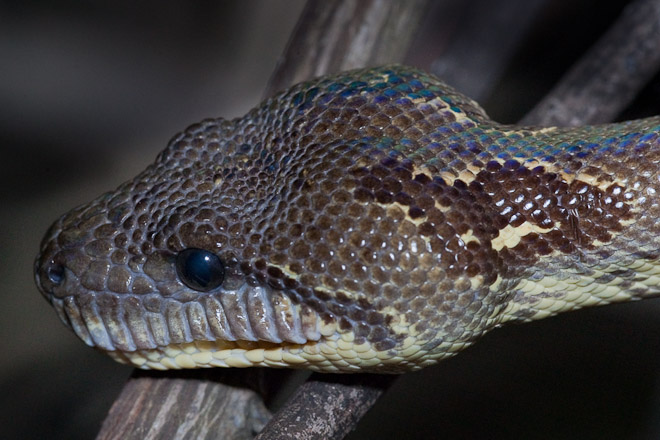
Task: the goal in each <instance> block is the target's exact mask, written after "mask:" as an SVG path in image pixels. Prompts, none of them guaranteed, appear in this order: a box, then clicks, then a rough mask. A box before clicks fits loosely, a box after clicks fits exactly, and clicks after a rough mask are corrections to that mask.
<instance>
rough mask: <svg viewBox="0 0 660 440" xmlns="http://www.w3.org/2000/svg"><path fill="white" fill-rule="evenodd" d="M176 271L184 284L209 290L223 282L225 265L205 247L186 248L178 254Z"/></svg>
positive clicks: (204, 290) (205, 290)
mask: <svg viewBox="0 0 660 440" xmlns="http://www.w3.org/2000/svg"><path fill="white" fill-rule="evenodd" d="M176 272H177V274H178V275H179V279H180V280H181V282H182V283H183V284H185V285H186V286H188V287H190V288H191V289H193V290H198V291H200V292H208V291H209V290H213V289H215V288H216V287H218V286H219V285H220V284H222V281H223V280H224V278H225V266H224V265H223V264H222V261H220V258H218V256H217V255H215V254H214V253H211V252H209V251H205V250H204V249H194V248H191V249H185V250H183V251H181V252H179V255H177V256H176Z"/></svg>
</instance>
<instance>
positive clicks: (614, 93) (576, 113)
mask: <svg viewBox="0 0 660 440" xmlns="http://www.w3.org/2000/svg"><path fill="white" fill-rule="evenodd" d="M659 68H660V1H659V0H636V1H635V2H633V3H631V4H629V5H628V6H627V7H626V9H625V10H624V12H623V14H621V17H620V18H619V19H618V20H617V22H616V23H615V24H614V25H613V26H612V27H611V28H610V29H609V30H608V31H607V32H606V33H605V35H603V36H602V37H601V38H600V40H599V41H598V42H597V43H596V44H595V45H594V47H592V48H591V49H590V50H589V51H588V52H587V53H586V54H585V55H584V56H583V57H582V59H581V60H580V61H579V62H578V63H576V64H575V66H573V68H572V69H571V70H570V71H569V72H568V73H567V74H566V75H565V76H564V78H562V80H561V81H560V82H559V84H558V85H557V86H555V88H554V89H553V90H552V91H551V92H550V93H549V94H548V96H546V97H545V98H544V99H543V100H542V101H541V102H540V103H539V104H538V105H537V106H536V107H534V109H533V110H532V111H531V112H529V113H528V114H527V116H525V117H524V118H523V119H522V121H521V123H523V124H529V125H534V124H538V125H582V124H593V123H600V122H607V121H611V120H613V119H614V118H615V117H616V115H618V114H619V113H620V112H621V111H622V110H623V109H624V108H625V107H626V106H627V105H628V104H629V103H630V102H631V101H632V100H633V99H634V98H635V96H636V95H637V93H639V91H640V90H641V89H642V87H644V85H645V84H646V83H647V82H648V81H649V80H650V79H651V78H652V77H653V75H654V74H655V73H656V72H658V69H659Z"/></svg>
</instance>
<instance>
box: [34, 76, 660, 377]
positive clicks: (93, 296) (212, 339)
mask: <svg viewBox="0 0 660 440" xmlns="http://www.w3.org/2000/svg"><path fill="white" fill-rule="evenodd" d="M659 135H660V118H649V119H644V120H637V121H631V122H624V123H617V124H610V125H602V126H588V127H580V128H529V127H517V126H508V125H501V124H498V123H495V122H493V121H491V120H490V119H489V118H488V117H487V115H486V114H485V113H484V111H483V110H482V109H481V108H480V107H479V106H478V105H477V104H476V103H474V102H473V101H471V100H470V99H468V98H466V97H464V96H462V95H461V94H459V93H457V92H455V91H454V90H452V89H451V88H450V87H448V86H447V85H445V84H444V83H442V82H441V81H439V80H438V79H436V78H434V77H432V76H430V75H427V74H425V73H423V72H421V71H419V70H416V69H412V68H408V67H401V66H388V67H381V68H375V69H366V70H357V71H351V72H345V73H342V74H338V75H333V76H328V77H324V78H320V79H317V80H314V81H311V82H307V83H303V84H299V85H297V86H294V87H293V88H291V89H289V90H287V91H284V92H282V93H280V94H278V95H277V96H275V97H273V98H271V99H269V100H267V101H266V102H264V103H263V104H262V105H261V106H260V107H257V108H256V109H254V110H252V111H251V112H249V113H248V114H247V115H246V116H244V117H242V118H239V119H235V120H232V121H225V120H222V119H209V120H205V121H202V122H201V123H199V124H196V125H193V126H191V127H189V128H188V129H186V130H185V131H184V132H183V133H180V134H178V135H176V136H175V137H174V139H172V141H171V142H170V144H169V145H168V147H167V148H166V149H165V150H164V151H163V152H162V153H161V154H160V155H159V156H158V158H157V159H156V162H155V163H154V164H152V165H151V166H149V167H148V168H147V169H146V170H145V171H144V172H142V173H141V174H139V175H138V176H137V177H136V178H135V179H134V180H132V181H130V182H127V183H125V184H123V185H121V186H120V187H119V188H118V189H117V190H115V191H113V192H109V193H107V194H104V195H102V196H101V197H99V198H98V199H96V200H94V201H92V202H91V203H89V204H87V205H84V206H81V207H79V208H76V209H74V210H73V211H71V212H69V213H68V214H66V215H64V216H63V217H62V218H60V219H59V220H58V221H57V222H56V223H55V224H54V225H53V226H52V227H51V229H50V231H49V232H48V234H47V235H46V237H45V238H44V241H43V243H42V247H41V253H40V255H39V257H38V258H37V261H36V264H35V277H36V280H37V284H38V285H39V288H40V290H41V292H42V293H43V294H44V296H45V297H46V298H47V299H48V301H49V302H50V303H51V304H52V305H53V306H54V308H55V310H56V311H57V313H58V315H59V316H60V318H61V319H62V321H64V323H65V324H66V325H68V326H69V327H71V328H72V329H73V331H74V332H75V333H76V334H77V335H78V336H79V337H80V338H81V339H82V340H83V341H85V342H86V343H87V344H88V345H91V346H96V347H98V348H99V349H101V350H104V351H107V352H108V353H109V354H110V355H111V356H113V357H114V358H115V359H117V360H119V361H122V362H126V363H131V364H133V365H135V366H138V367H141V368H159V369H164V368H192V367H207V366H230V367H246V366H274V367H295V368H310V369H314V370H320V371H331V372H332V371H334V372H351V371H379V372H403V371H408V370H415V369H419V368H422V367H424V366H427V365H430V364H433V363H435V362H437V361H438V360H440V359H442V358H445V357H447V356H450V355H453V354H455V353H456V352H458V351H459V350H461V349H463V348H465V347H467V346H468V345H470V344H472V343H473V342H474V341H475V340H477V339H478V338H479V336H481V335H483V334H484V333H485V332H487V331H489V330H491V329H492V328H494V327H496V326H498V325H500V324H503V323H505V322H507V321H528V320H533V319H538V318H543V317H547V316H551V315H554V314H556V313H559V312H563V311H568V310H573V309H577V308H580V307H585V306H592V305H598V304H608V303H613V302H617V301H626V300H631V299H639V298H644V297H652V296H656V295H657V294H658V293H660V265H659V262H658V258H659V257H660V225H659V224H658V221H657V219H658V218H659V217H660V206H659V200H660V199H659V198H658V195H657V194H656V192H657V191H658V190H660V173H659V169H660V167H659V164H658V162H660V139H659Z"/></svg>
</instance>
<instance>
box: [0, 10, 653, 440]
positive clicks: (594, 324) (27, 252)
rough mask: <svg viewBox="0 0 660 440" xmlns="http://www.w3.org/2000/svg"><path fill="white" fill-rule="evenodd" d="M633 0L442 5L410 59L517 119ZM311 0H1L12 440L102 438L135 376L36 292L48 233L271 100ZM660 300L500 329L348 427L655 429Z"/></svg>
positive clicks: (648, 104) (412, 433)
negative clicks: (192, 141)
mask: <svg viewBox="0 0 660 440" xmlns="http://www.w3.org/2000/svg"><path fill="white" fill-rule="evenodd" d="M627 3H628V2H626V1H612V2H599V1H596V0H527V1H521V0H511V1H507V0H491V1H488V0H471V1H462V0H445V1H437V2H435V3H434V4H433V6H432V7H431V8H430V10H429V11H428V14H426V15H425V17H426V18H425V21H424V23H422V25H421V26H420V29H419V33H418V35H417V37H416V39H415V41H414V43H413V48H412V50H411V53H410V55H409V58H408V60H407V63H409V64H412V65H416V66H418V67H421V68H424V69H427V70H431V69H433V70H434V71H436V72H439V73H441V74H443V73H444V74H443V76H444V77H445V78H447V79H448V80H449V82H450V83H452V84H454V85H456V86H457V87H458V88H459V89H461V90H462V91H464V92H467V93H468V94H470V95H471V96H473V97H475V98H478V99H479V100H480V102H481V103H482V104H483V106H484V107H485V108H486V110H487V111H488V113H489V114H491V116H493V117H494V119H497V120H499V121H501V122H510V123H513V122H515V121H516V120H517V119H519V118H520V117H522V116H523V115H524V114H525V113H526V112H527V111H528V110H529V109H530V108H531V107H532V106H533V105H534V103H535V102H536V101H538V100H539V99H540V98H541V97H542V96H543V95H544V94H545V93H547V92H548V90H549V89H550V88H551V87H552V85H553V84H554V83H555V82H557V81H558V79H559V78H560V77H561V75H562V74H563V73H564V72H565V71H566V69H567V68H568V67H569V66H570V65H571V64H572V63H573V62H574V61H575V60H576V59H577V58H579V57H580V55H581V54H582V53H583V52H584V51H585V50H586V49H587V48H589V47H590V45H591V44H593V42H594V41H596V39H597V38H598V36H599V35H600V34H601V33H602V32H603V31H604V30H605V29H607V28H608V27H609V25H610V24H611V23H612V21H613V20H614V19H615V18H616V17H617V16H618V15H619V13H620V12H621V10H622V9H623V8H624V7H625V5H626V4H627ZM303 4H304V2H303V1H302V0H295V1H294V0H286V1H284V0H270V1H268V0H261V1H257V0H248V1H246V0H241V1H238V0H236V1H224V2H214V1H197V2H183V1H178V2H168V1H155V0H145V1H142V2H139V3H137V4H133V3H130V2H122V1H112V2H111V1H107V0H106V1H96V2H78V1H75V0H68V1H63V0H59V1H57V0H56V1H44V0H28V1H23V2H6V1H0V148H1V150H0V151H1V156H0V179H2V182H1V184H0V207H1V208H0V251H1V252H0V278H1V279H2V280H3V283H2V288H1V289H0V311H1V312H2V313H1V314H0V341H1V342H0V343H1V344H2V354H3V356H2V357H0V438H3V439H4V438H16V439H36V438H40V439H41V438H49V439H88V438H93V437H94V435H95V433H96V432H97V430H98V428H99V427H100V423H101V421H102V420H103V417H104V416H105V413H106V412H107V410H108V409H109V407H110V405H111V404H112V401H113V399H114V398H115V397H116V396H117V395H118V393H119V391H120V390H121V387H122V384H123V383H124V382H125V380H126V378H127V377H128V376H129V374H130V372H131V369H130V368H128V367H125V366H122V365H119V364H116V363H114V362H113V361H112V360H110V359H109V358H107V357H106V356H104V355H101V354H99V353H97V352H95V351H94V350H91V349H89V348H87V347H85V346H84V344H82V343H81V342H80V341H79V340H78V339H77V338H76V337H75V336H74V335H73V333H71V332H70V331H69V330H67V329H66V328H64V326H63V325H62V324H61V323H60V322H59V320H58V319H57V317H56V315H55V313H54V312H53V310H51V308H50V306H49V305H48V304H47V303H46V301H44V300H43V299H42V298H41V296H40V295H39V293H38V291H37V289H36V287H35V285H34V282H33V279H32V264H33V259H34V257H35V256H36V253H37V251H38V248H39V242H40V240H41V237H42V236H43V235H44V233H45V231H46V229H47V228H48V226H49V225H50V224H51V223H52V221H54V220H55V219H56V218H57V217H58V216H59V215H61V214H62V213H64V212H65V211H67V210H68V209H70V208H71V207H73V206H75V205H78V204H81V203H84V202H86V201H88V200H90V199H92V198H93V197H95V196H96V195H98V194H100V193H101V192H104V191H107V190H109V189H112V188H113V187H116V186H117V185H118V184H120V183H121V182H123V181H125V180H127V179H130V178H131V177H133V176H134V175H135V174H137V173H138V172H139V171H140V170H142V169H143V168H144V167H146V166H147V165H148V164H149V163H150V162H151V161H152V160H153V158H154V157H155V156H156V154H157V153H158V152H159V151H160V150H161V149H162V148H164V146H165V144H166V143H167V141H168V139H169V138H170V137H171V136H172V135H174V134H175V133H176V132H177V131H180V130H182V129H183V128H185V127H186V126H187V125H189V124H191V123H193V122H196V121H197V120H200V119H202V118H205V117H217V116H222V117H225V118H231V117H235V116H240V115H242V114H244V113H245V112H246V111H247V110H249V109H250V108H251V107H253V106H254V105H256V104H258V102H259V101H260V99H261V97H262V91H263V89H264V87H265V84H266V82H267V80H268V77H269V75H270V72H271V71H272V70H273V69H274V67H275V63H276V61H277V58H278V56H279V55H280V54H281V53H282V51H283V49H284V47H285V44H286V41H287V38H288V36H289V34H290V33H291V31H292V30H293V27H294V25H295V23H296V20H297V18H298V15H299V13H300V11H301V10H302V7H303ZM484 8H486V9H487V8H492V11H494V12H493V13H491V14H486V15H484V14H483V13H482V14H481V15H480V14H477V13H476V12H475V11H484V10H485V9H484ZM483 20H490V21H492V20H497V21H498V23H500V29H501V32H499V33H497V34H493V33H492V32H484V30H487V29H490V28H486V27H485V26H483ZM521 22H523V23H524V25H520V23H521ZM493 46H495V47H498V48H499V49H501V50H497V51H495V53H494V51H493V50H492V48H493ZM502 48H504V49H502ZM659 98H660V80H659V78H655V79H654V80H653V81H652V82H651V83H650V84H649V85H648V86H647V87H646V89H645V90H644V91H643V92H642V93H641V94H640V97H639V98H638V100H637V101H636V102H635V103H634V104H633V105H631V106H630V108H629V109H628V110H626V112H625V113H624V115H622V116H621V118H633V117H642V116H648V115H652V114H660V100H659ZM658 304H659V303H658V302H657V301H646V302H643V303H637V304H624V305H618V306H613V307H605V308H600V309H594V310H586V311H580V312H576V313H571V314H567V315H564V316H560V317H556V318H551V319H548V320H545V321H540V322H536V323H532V324H526V325H520V326H509V327H506V328H504V329H500V330H498V331H495V332H493V333H492V334H490V335H488V336H486V337H485V338H484V339H483V341H481V342H480V343H478V344H476V345H475V346H474V347H472V348H470V349H468V350H467V351H465V352H464V353H461V354H460V355H459V356H457V357H455V358H453V359H450V360H448V361H445V362H443V363H441V364H440V365H438V366H436V367H431V368H428V369H426V370H424V371H422V372H419V373H413V374H408V375H405V376H404V377H402V378H401V379H400V380H399V381H397V383H396V384H395V385H394V387H393V388H392V389H391V390H390V391H389V392H388V394H387V395H386V396H385V398H383V399H382V400H381V401H379V403H378V404H377V406H376V407H375V409H374V410H373V411H372V412H371V413H369V415H368V416H367V417H366V418H365V419H364V420H363V423H362V424H361V425H360V427H359V428H358V430H357V431H356V432H355V433H353V434H352V436H351V438H353V439H367V438H374V437H378V438H383V439H386V438H387V439H389V438H391V439H394V438H397V439H399V438H490V439H494V438H499V439H507V438H526V439H531V438H538V439H553V438H562V439H569V438H576V439H577V438H579V439H585V438H619V439H623V438H626V439H627V438H631V439H633V438H634V439H637V438H639V439H643V438H659V437H660V382H659V380H658V379H659V376H658V372H660V319H658V316H660V315H659V313H660V308H659V307H658Z"/></svg>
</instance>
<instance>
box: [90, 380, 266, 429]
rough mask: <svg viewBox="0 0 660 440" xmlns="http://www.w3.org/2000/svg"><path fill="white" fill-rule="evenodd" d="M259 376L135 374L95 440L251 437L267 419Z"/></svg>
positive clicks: (113, 406)
mask: <svg viewBox="0 0 660 440" xmlns="http://www.w3.org/2000/svg"><path fill="white" fill-rule="evenodd" d="M260 373H261V371H260V370H258V369H254V370H241V371H237V370H221V369H209V370H188V371H167V372H160V371H158V372H156V371H140V370H135V372H134V373H133V375H132V376H131V378H130V379H129V381H128V382H127V383H126V385H125V386H124V389H123V390H122V392H121V394H120V396H119V397H118V398H117V399H116V400H115V403H114V404H113V405H112V408H111V409H110V412H109V413H108V416H107V417H106V419H105V420H104V422H103V426H102V428H101V431H100V432H99V434H98V436H97V439H102V440H110V439H122V440H142V439H157V438H169V439H188V438H194V439H207V438H208V439H217V438H227V439H236V440H241V439H245V440H247V439H251V438H253V436H254V434H255V433H257V432H259V431H260V430H261V428H262V427H263V426H264V425H265V424H266V422H267V421H268V419H269V418H270V413H269V411H268V410H267V409H266V407H265V405H264V403H263V400H262V398H261V396H260V393H257V392H256V391H255V389H256V388H261V387H260V383H261V378H260ZM260 391H261V390H260Z"/></svg>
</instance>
